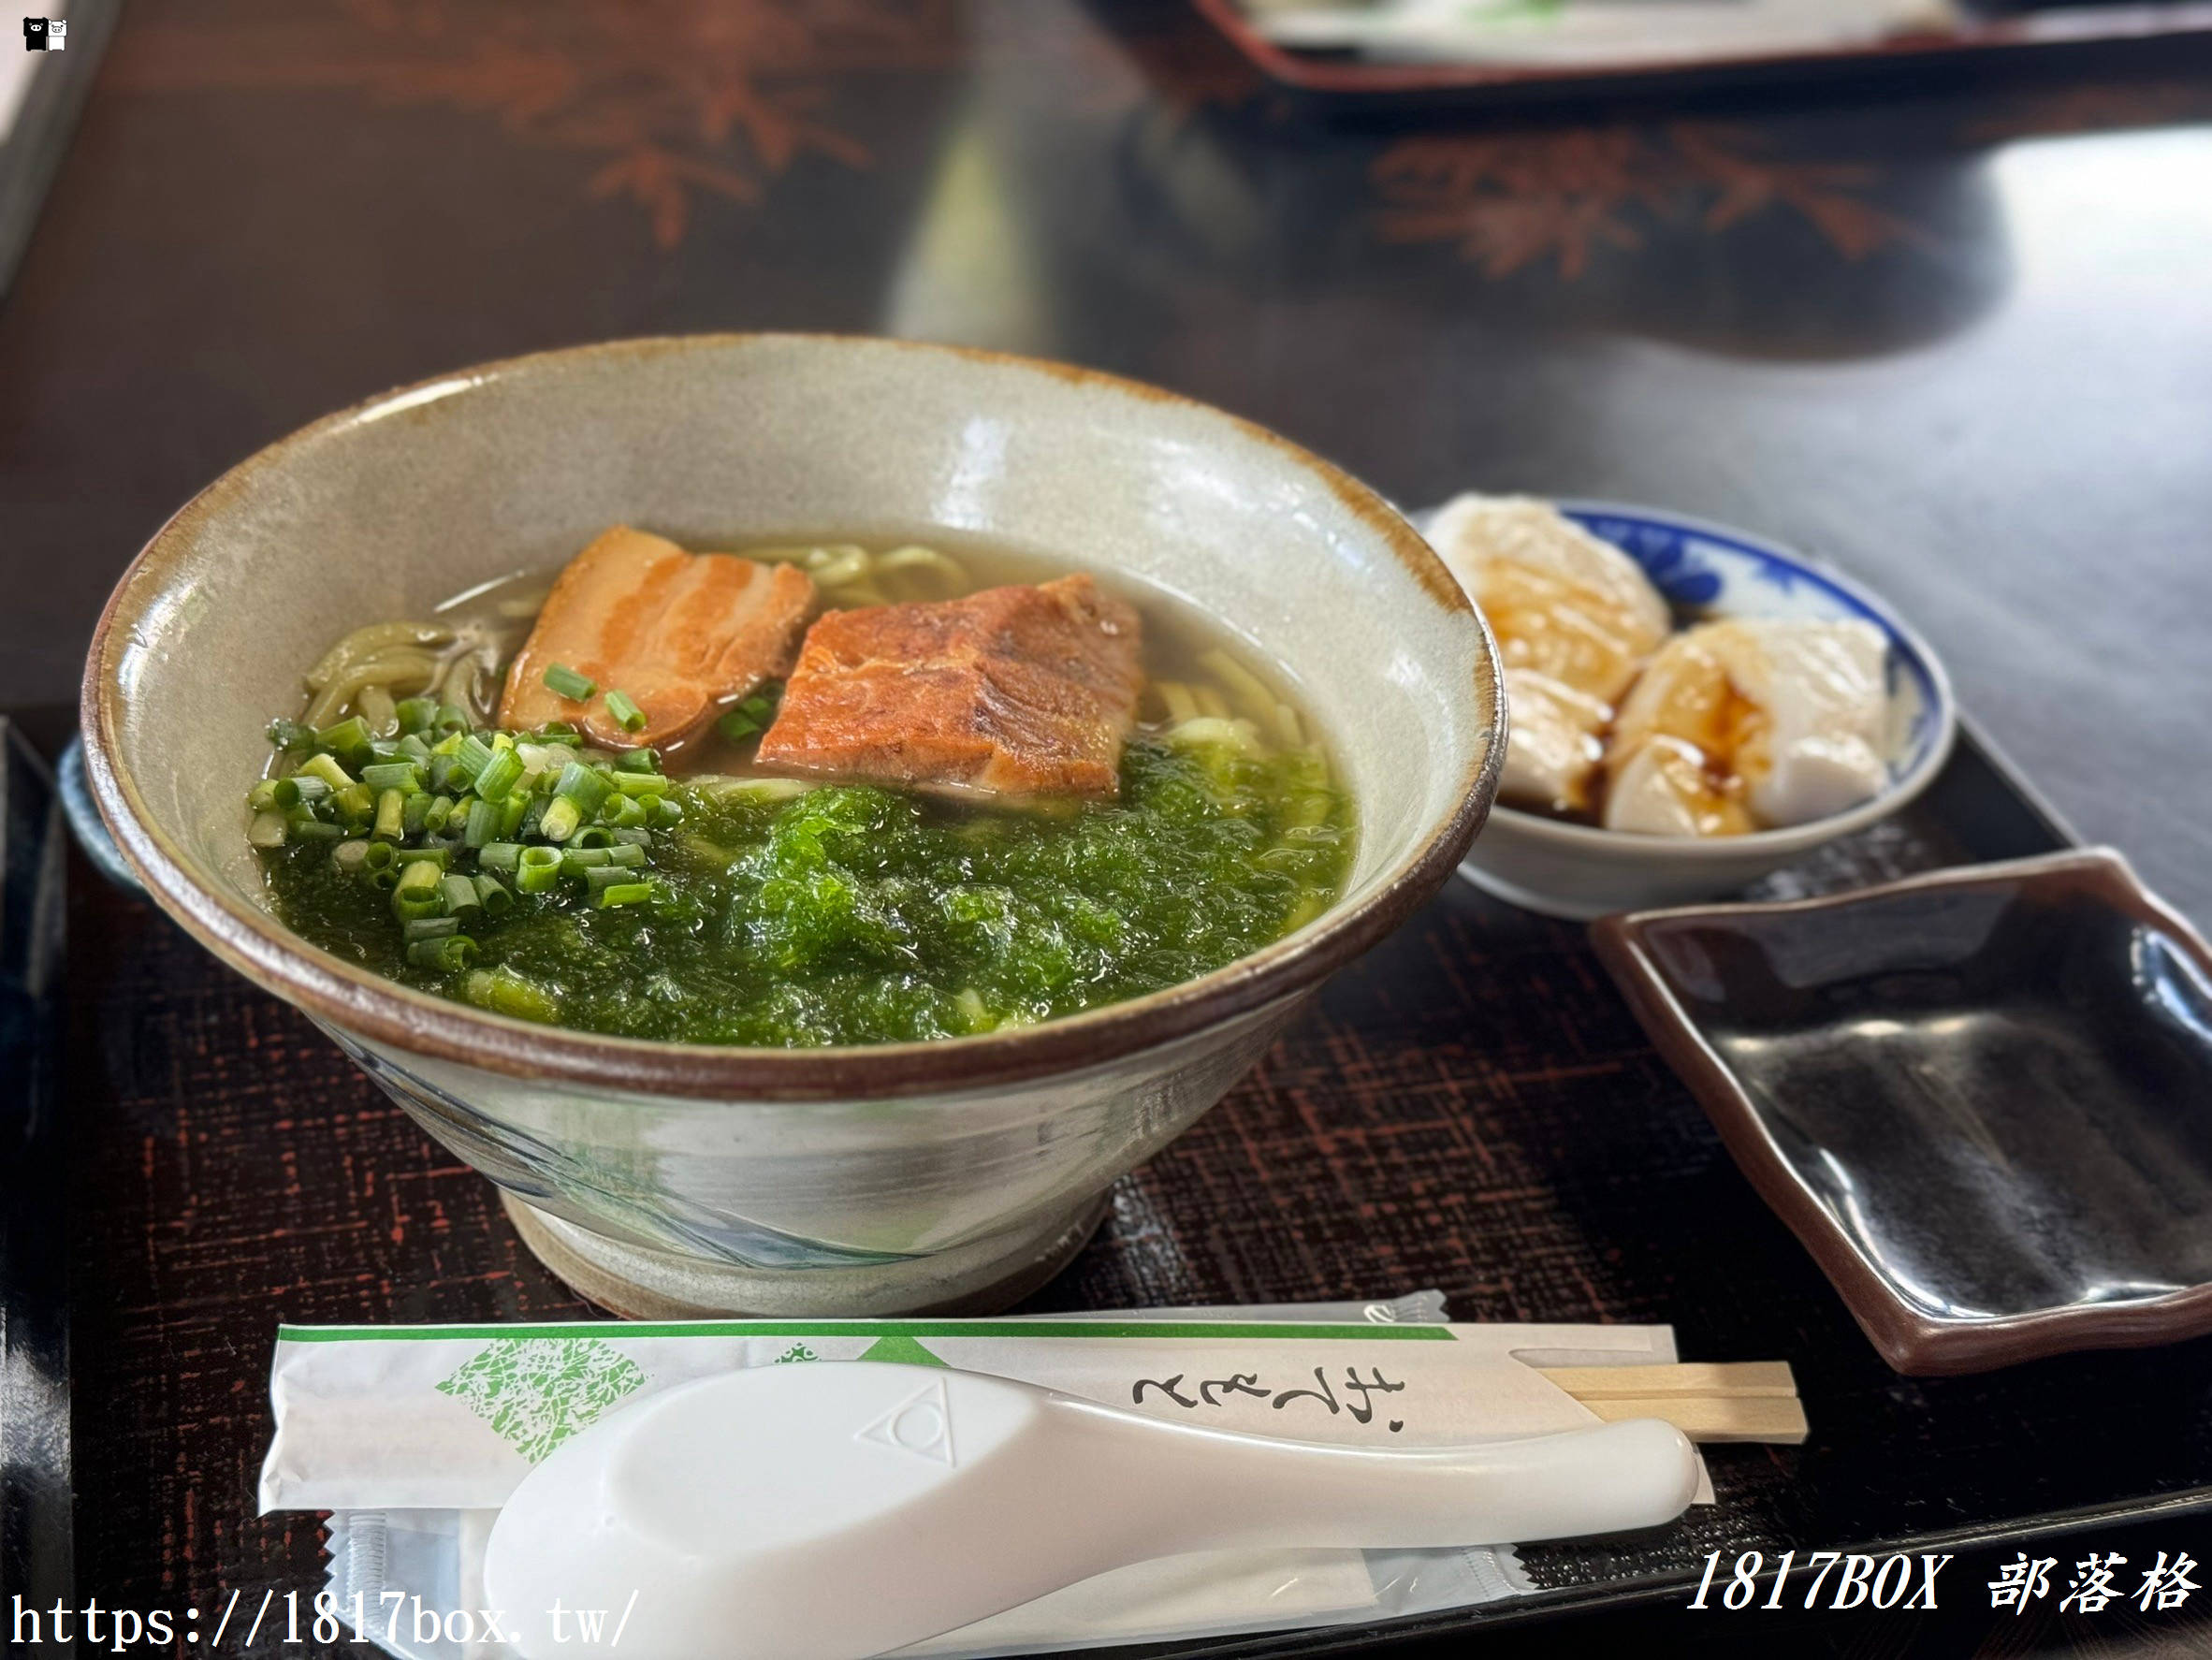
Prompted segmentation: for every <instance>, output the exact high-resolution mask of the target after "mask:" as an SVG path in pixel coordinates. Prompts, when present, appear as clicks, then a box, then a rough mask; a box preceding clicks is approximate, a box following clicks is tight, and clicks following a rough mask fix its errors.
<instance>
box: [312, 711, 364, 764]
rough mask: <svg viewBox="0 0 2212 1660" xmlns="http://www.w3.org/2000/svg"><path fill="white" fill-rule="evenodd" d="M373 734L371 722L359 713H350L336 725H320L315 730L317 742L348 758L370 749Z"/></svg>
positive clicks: (335, 753)
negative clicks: (363, 718)
mask: <svg viewBox="0 0 2212 1660" xmlns="http://www.w3.org/2000/svg"><path fill="white" fill-rule="evenodd" d="M372 736H374V734H372V733H371V732H370V730H369V722H368V721H364V720H362V719H361V717H360V716H358V715H349V716H348V717H347V718H346V719H345V720H343V721H339V722H338V724H337V725H335V726H323V727H318V728H317V729H316V731H315V742H316V743H318V744H320V745H322V746H323V748H324V749H326V750H329V751H330V752H331V753H332V754H333V755H343V756H346V757H347V758H348V759H351V758H352V757H354V756H356V755H357V754H359V753H360V752H361V751H362V750H366V749H368V748H369V742H370V739H371V737H372Z"/></svg>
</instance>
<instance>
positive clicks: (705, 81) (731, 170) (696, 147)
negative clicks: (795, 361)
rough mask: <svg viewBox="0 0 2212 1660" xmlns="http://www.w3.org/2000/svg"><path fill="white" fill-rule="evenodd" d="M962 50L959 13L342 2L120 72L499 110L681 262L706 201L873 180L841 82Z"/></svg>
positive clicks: (168, 31)
mask: <svg viewBox="0 0 2212 1660" xmlns="http://www.w3.org/2000/svg"><path fill="white" fill-rule="evenodd" d="M240 14H242V15H240ZM195 21H197V20H195ZM959 39H960V36H959V10H958V5H957V0H618V3H609V4H597V5H580V4H566V3H560V4H556V3H552V0H530V3H529V4H524V5H517V4H513V3H512V0H337V4H336V5H334V6H327V7H314V6H310V5H306V4H299V5H297V6H288V7H282V8H276V7H253V6H251V5H245V6H240V7H236V8H235V9H234V12H233V15H232V16H230V17H228V18H226V26H225V27H224V28H223V29H222V30H221V31H215V30H211V29H205V28H195V27H190V26H180V25H178V24H175V23H170V22H166V21H164V20H160V19H158V18H157V19H154V20H152V21H149V22H146V23H144V24H141V25H138V26H136V27H134V28H133V29H127V30H124V32H123V34H122V36H121V37H120V38H119V40H118V42H117V50H116V53H115V56H116V59H117V60H118V62H117V63H116V65H115V66H114V67H115V71H116V74H117V77H118V78H119V79H120V80H123V81H124V83H125V84H128V85H133V86H137V87H141V88H173V87H179V86H184V87H192V88H196V89H200V88H240V89H244V88H272V87H273V88H298V87H333V88H350V89H353V90H356V91H358V92H361V93H364V94H366V95H368V96H370V97H371V98H373V99H376V100H378V101H380V102H384V103H389V104H403V105H404V104H419V105H437V106H443V107H444V108H446V109H456V110H459V111H462V112H464V113H468V114H473V115H481V116H486V117H488V118H490V119H492V120H494V121H496V122H497V123H498V124H499V126H500V129H501V130H502V132H504V133H506V134H508V135H509V136H511V137H513V138H516V139H517V140H520V141H522V142H525V143H530V144H534V145H542V146H546V147H548V148H553V149H560V150H572V151H575V152H577V153H579V154H580V155H582V156H584V157H587V158H589V160H590V162H591V166H590V167H589V171H588V172H587V173H586V175H585V177H584V181H583V183H584V188H585V190H586V191H587V192H588V193H589V195H591V196H592V197H626V198H627V199H629V200H631V201H633V202H634V203H636V204H637V206H638V207H639V208H641V209H643V210H644V211H645V213H646V216H647V221H648V224H649V225H650V226H651V228H652V235H653V240H655V241H656V242H657V243H658V244H659V245H660V246H661V247H662V248H663V249H673V248H675V247H677V245H678V244H679V243H681V241H682V240H683V238H684V233H685V231H686V229H687V228H688V227H689V225H690V222H691V213H692V211H693V206H694V203H695V201H696V200H697V198H698V197H700V196H701V195H703V194H704V195H706V196H711V197H721V198H723V199H726V200H729V201H733V202H741V203H751V202H756V201H758V200H760V199H761V197H762V196H763V194H764V191H765V189H766V185H767V182H768V181H769V180H770V179H772V178H774V177H775V176H777V175H778V174H780V173H782V172H784V171H785V170H786V169H788V168H789V167H791V166H792V165H793V162H795V161H797V160H798V159H799V158H800V157H802V156H804V155H808V154H818V155H822V156H826V157H828V158H829V159H830V160H832V161H834V162H837V163H839V164H841V165H843V166H845V167H856V168H857V167H868V166H869V165H870V164H871V162H872V159H873V158H872V157H871V155H870V153H869V152H868V148H867V146H866V144H864V143H863V142H862V141H861V140H860V139H858V138H854V137H853V136H852V135H851V133H850V132H848V131H847V130H845V129H844V128H843V127H841V126H839V125H838V124H837V123H836V122H835V121H834V120H832V119H831V118H830V115H829V114H828V113H826V109H827V106H828V102H829V95H830V92H831V90H832V87H833V84H834V82H835V80H836V79H837V77H839V76H841V75H851V74H855V73H866V72H869V71H899V70H908V69H926V68H932V67H937V66H942V65H946V64H950V63H952V62H953V61H955V60H956V58H957V55H958V49H959Z"/></svg>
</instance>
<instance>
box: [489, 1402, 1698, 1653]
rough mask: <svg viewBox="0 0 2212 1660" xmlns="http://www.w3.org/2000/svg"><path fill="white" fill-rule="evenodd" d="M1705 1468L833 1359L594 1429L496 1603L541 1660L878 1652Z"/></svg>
mask: <svg viewBox="0 0 2212 1660" xmlns="http://www.w3.org/2000/svg"><path fill="white" fill-rule="evenodd" d="M1696 1482H1697V1462H1696V1457H1695V1454H1694V1453H1693V1452H1692V1451H1691V1449H1690V1444H1689V1442H1688V1441H1686V1440H1684V1439H1683V1437H1682V1435H1681V1432H1680V1431H1678V1430H1677V1429H1675V1428H1674V1426H1673V1425H1671V1424H1667V1423H1662V1422H1660V1421H1659V1420H1655V1419H1647V1420H1631V1421H1628V1422H1623V1423H1614V1424H1607V1425H1605V1426H1603V1427H1602V1428H1595V1429H1589V1430H1578V1431H1575V1432H1572V1433H1570V1434H1560V1435H1545V1436H1540V1437H1537V1438H1535V1439H1531V1440H1521V1441H1505V1442H1497V1443H1492V1444H1489V1445H1481V1446H1467V1447H1451V1448H1439V1449H1422V1450H1408V1451H1387V1452H1369V1451H1365V1450H1362V1449H1353V1448H1346V1447H1326V1446H1317V1445H1315V1444H1313V1443H1310V1442H1302V1441H1278V1440H1273V1439H1270V1438H1268V1437H1265V1436H1259V1435H1245V1434H1233V1433H1230V1432H1227V1431H1222V1430H1209V1429H1200V1428H1193V1427H1191V1426H1189V1425H1186V1424H1181V1423H1169V1422H1163V1421H1161V1420H1158V1419H1153V1418H1145V1417H1142V1416H1140V1415H1139V1414H1136V1413H1133V1412H1124V1411H1121V1410H1118V1409H1117V1408H1114V1407H1112V1406H1101V1405H1096V1404H1094V1403H1092V1402H1089V1401H1082V1400H1077V1399H1075V1398H1074V1397H1072V1396H1070V1395H1063V1394H1058V1393H1055V1391H1050V1390H1043V1389H1039V1388H1037V1387H1035V1386H1034V1385H1031V1384H1026V1383H1014V1382H1011V1381H1009V1380H1007V1379H1004V1378H998V1377H985V1376H978V1375H977V1374H974V1373H967V1372H953V1371H943V1370H938V1369H934V1368H930V1367H924V1366H898V1365H890V1364H886V1363H882V1362H880V1361H812V1362H809V1363H808V1364H805V1365H792V1366H764V1367H760V1368H758V1369H755V1370H751V1371H744V1372H734V1373H731V1374H729V1375H727V1376H720V1377H710V1378H705V1379H702V1380H701V1381H699V1382H697V1383H691V1384H686V1385H684V1386H682V1387H680V1388H677V1389H673V1390H670V1391H667V1392H666V1393H665V1394H662V1395H657V1396H655V1397H653V1398H652V1399H650V1400H648V1401H644V1402H641V1403H639V1404H638V1405H634V1406H632V1407H629V1408H628V1409H626V1410H624V1411H622V1412H619V1413H617V1414H616V1415H615V1416H613V1417H611V1418H609V1419H607V1420H605V1421H604V1422H602V1423H600V1424H597V1425H594V1426H593V1427H592V1428H591V1429H589V1430H587V1431H585V1432H584V1433H583V1434H580V1435H578V1436H577V1437H576V1438H575V1440H573V1441H571V1442H569V1443H568V1444H567V1445H566V1446H564V1447H562V1448H561V1449H560V1450H559V1451H557V1452H555V1453H553V1454H552V1456H551V1457H549V1458H547V1459H546V1462H545V1463H542V1464H540V1465H539V1466H538V1467H537V1468H536V1469H535V1470H533V1471H531V1474H530V1475H529V1476H528V1477H526V1478H524V1480H523V1482H522V1485H521V1486H520V1487H518V1488H517V1489H516V1490H515V1493H514V1496H513V1497H512V1498H510V1499H509V1500H508V1501H507V1505H506V1507H505V1509H503V1510H502V1512H501V1513H500V1518H499V1521H498V1522H497V1523H496V1524H495V1525H494V1527H493V1528H492V1531H491V1539H490V1543H489V1546H488V1550H487V1552H486V1556H485V1564H484V1576H485V1590H486V1592H487V1594H488V1599H489V1601H490V1602H491V1605H492V1608H493V1609H494V1610H495V1611H496V1612H498V1614H499V1616H500V1619H501V1622H502V1625H503V1626H504V1627H505V1628H506V1630H507V1631H508V1632H509V1633H510V1635H511V1636H512V1637H513V1638H514V1641H515V1646H516V1648H517V1649H518V1650H519V1651H520V1653H522V1654H523V1655H524V1656H525V1657H526V1660H554V1657H555V1656H565V1655H573V1654H588V1653H616V1654H620V1655H622V1656H624V1657H625V1660H861V1657H862V1656H866V1655H870V1654H878V1653H882V1652H883V1651H885V1650H887V1649H895V1648H898V1647H901V1646H903V1645H904V1644H907V1643H910V1642H918V1641H920V1640H921V1639H922V1638H926V1637H934V1636H936V1635H938V1634H939V1633H940V1632H944V1631H950V1630H953V1629H954V1628H956V1627H958V1626H961V1625H966V1624H968V1623H970V1622H971V1621H975V1620H980V1619H982V1618H983V1617H984V1616H985V1615H988V1614H994V1613H997V1612H998V1611H999V1610H1000V1609H1009V1608H1012V1607H1015V1606H1016V1605H1018V1604H1020V1603H1025V1602H1027V1601H1029V1600H1030V1599H1032V1598H1033V1597H1038V1596H1042V1595H1043V1594H1046V1593H1047V1592H1050V1591H1055V1590H1057V1589H1059V1588H1060V1587H1061V1586H1063V1585H1070V1584H1073V1583H1074V1582H1075V1581H1076V1580H1084V1579H1088V1578H1089V1577H1090V1576H1092V1575H1093V1574H1100V1573H1104V1572H1106V1571H1107V1570H1108V1569H1110V1568H1115V1567H1120V1566H1122V1565H1125V1564H1128V1563H1132V1562H1141V1561H1144V1560H1146V1559H1148V1558H1151V1557H1156V1556H1168V1555H1173V1554H1175V1553H1177V1552H1180V1551H1209V1550H1233V1549H1239V1548H1252V1547H1285V1548H1317V1547H1330V1546H1342V1547H1353V1548H1362V1547H1363V1548H1370V1549H1387V1548H1400V1549H1410V1548H1419V1547H1425V1546H1438V1545H1492V1544H1507V1543H1519V1542H1524V1541H1527V1540H1532V1539H1550V1538H1564V1537H1569V1536H1575V1535H1579V1534H1597V1533H1617V1532H1622V1531H1624V1530H1627V1529H1630V1528H1638V1527H1653V1526H1656V1525H1658V1524H1659V1523H1661V1522H1667V1521H1671V1520H1672V1519H1673V1518H1674V1517H1676V1516H1679V1515H1681V1512H1682V1510H1683V1509H1684V1508H1685V1507H1687V1506H1688V1505H1689V1503H1690V1498H1691V1495H1692V1493H1693V1492H1694V1491H1695V1487H1696ZM556 1608H558V1609H560V1614H559V1615H558V1616H557V1615H556V1614H555V1611H554V1610H555V1609H556ZM593 1613H596V1614H597V1615H599V1619H598V1621H597V1623H596V1627H595V1629H594V1628H593V1627H592V1625H591V1623H590V1622H589V1619H588V1618H587V1616H589V1615H590V1614H593Z"/></svg>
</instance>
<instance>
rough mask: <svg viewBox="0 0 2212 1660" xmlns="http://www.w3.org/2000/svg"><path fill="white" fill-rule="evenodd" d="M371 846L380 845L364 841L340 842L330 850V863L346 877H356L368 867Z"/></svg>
mask: <svg viewBox="0 0 2212 1660" xmlns="http://www.w3.org/2000/svg"><path fill="white" fill-rule="evenodd" d="M372 845H382V844H380V843H370V842H366V841H342V842H340V843H339V844H338V845H337V846H336V847H334V848H332V849H331V850H330V863H332V864H333V865H335V866H338V868H339V869H341V870H342V871H344V872H345V873H346V874H347V875H348V876H357V875H359V874H360V873H361V872H362V871H364V870H366V869H367V868H368V867H369V849H370V848H371V846H372Z"/></svg>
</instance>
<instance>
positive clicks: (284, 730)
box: [269, 717, 315, 756]
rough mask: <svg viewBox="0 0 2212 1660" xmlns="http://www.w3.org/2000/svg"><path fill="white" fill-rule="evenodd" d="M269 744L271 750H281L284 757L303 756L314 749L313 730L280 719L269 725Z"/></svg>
mask: <svg viewBox="0 0 2212 1660" xmlns="http://www.w3.org/2000/svg"><path fill="white" fill-rule="evenodd" d="M314 742H315V729H314V728H313V727H312V726H302V725H301V724H300V723H299V722H298V721H286V720H284V719H282V718H281V717H280V718H279V719H277V720H274V721H270V722H269V746H270V747H271V748H272V749H278V750H283V751H284V753H285V754H286V755H292V756H298V755H304V754H306V753H307V752H308V750H312V749H313V748H314Z"/></svg>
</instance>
